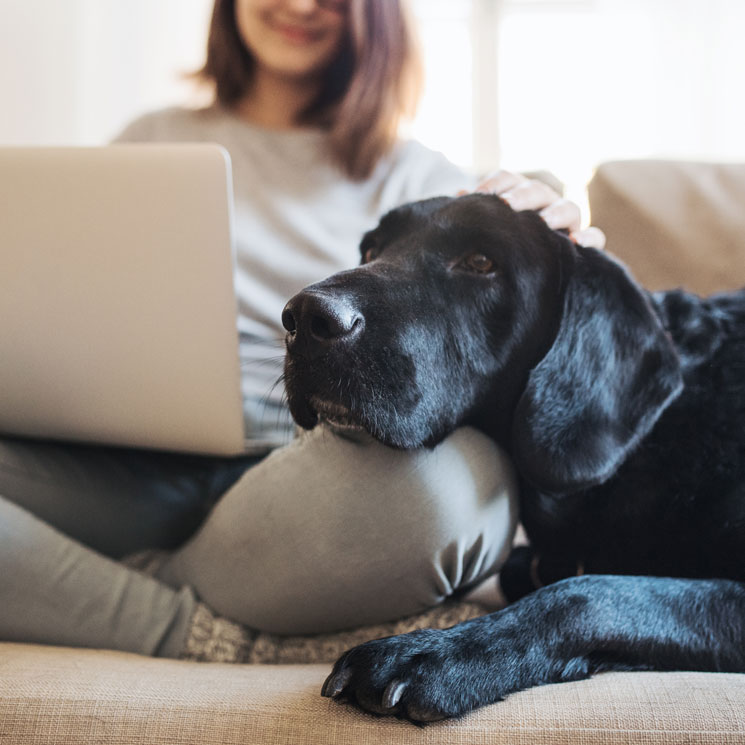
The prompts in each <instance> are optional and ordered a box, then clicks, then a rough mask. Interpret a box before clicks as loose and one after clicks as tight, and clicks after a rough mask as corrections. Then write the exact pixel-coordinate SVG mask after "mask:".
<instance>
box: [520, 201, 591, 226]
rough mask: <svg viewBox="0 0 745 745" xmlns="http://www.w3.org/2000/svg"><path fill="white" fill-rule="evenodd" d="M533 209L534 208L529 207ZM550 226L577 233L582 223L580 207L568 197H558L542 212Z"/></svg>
mask: <svg viewBox="0 0 745 745" xmlns="http://www.w3.org/2000/svg"><path fill="white" fill-rule="evenodd" d="M528 209H532V208H530V207H529V208H528ZM540 215H541V217H542V218H543V219H544V220H545V221H546V224H547V225H548V226H549V228H553V229H554V230H568V231H569V232H570V233H575V232H576V231H578V230H579V229H580V226H581V224H582V213H581V212H580V209H579V207H578V206H577V205H576V204H575V203H574V202H570V201H569V200H568V199H557V200H556V201H554V202H551V203H550V204H549V205H548V207H544V208H543V209H542V210H541V212H540Z"/></svg>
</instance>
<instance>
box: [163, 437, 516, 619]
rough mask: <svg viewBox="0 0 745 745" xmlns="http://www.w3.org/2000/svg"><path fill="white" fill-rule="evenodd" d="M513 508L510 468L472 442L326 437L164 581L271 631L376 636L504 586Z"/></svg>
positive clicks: (488, 446) (252, 492) (294, 453)
mask: <svg viewBox="0 0 745 745" xmlns="http://www.w3.org/2000/svg"><path fill="white" fill-rule="evenodd" d="M515 497H516V486H515V481H514V478H513V475H512V470H511V468H510V465H509V462H508V460H507V458H506V456H505V455H504V454H503V453H502V452H501V451H500V450H499V448H498V447H497V446H496V445H495V444H494V443H493V442H492V441H491V440H489V439H488V438H487V437H485V436H484V435H482V434H480V433H479V432H477V431H476V430H473V429H470V428H464V429H461V430H458V431H456V432H454V433H453V434H452V435H451V436H450V437H449V438H447V439H446V440H445V441H444V442H443V443H441V444H440V445H439V446H438V447H436V448H434V449H432V450H416V451H400V450H392V449H390V448H387V447H385V446H383V445H381V444H380V443H378V442H375V441H374V440H372V439H371V438H367V437H363V438H359V439H350V438H347V437H344V436H342V435H339V434H336V433H334V432H332V431H330V430H329V429H327V428H324V427H318V428H316V429H315V430H313V431H312V432H310V433H307V434H305V435H304V436H303V437H301V438H299V439H298V440H296V441H295V442H293V443H292V444H290V445H288V446H287V447H285V448H281V449H280V450H277V451H275V452H274V453H272V454H271V455H270V456H269V457H268V458H266V459H265V460H264V461H263V462H262V463H260V464H259V465H257V466H255V467H254V468H252V469H251V470H250V471H248V472H247V473H245V474H244V476H243V477H242V478H241V480H240V481H238V482H237V483H236V484H235V486H233V488H232V489H231V490H230V491H229V492H228V493H227V494H226V495H225V496H224V497H223V498H222V499H221V500H220V501H219V502H218V503H217V504H216V506H215V508H214V509H213V511H212V512H211V513H210V516H209V517H208V519H207V520H206V522H205V523H204V525H203V526H202V528H201V529H200V530H199V532H198V533H197V534H196V535H195V536H194V537H193V538H192V539H191V540H190V541H189V542H188V543H186V544H185V545H184V546H183V547H181V549H179V550H177V551H176V552H174V553H172V554H170V555H169V556H168V558H167V559H166V561H165V562H164V563H163V564H162V565H161V566H160V569H159V570H158V573H157V576H158V577H160V578H161V579H163V580H165V581H166V582H168V583H169V584H172V585H174V586H176V587H178V586H181V585H190V586H192V587H193V588H194V590H195V592H196V593H197V595H198V596H199V598H200V599H201V600H203V601H204V602H205V603H207V604H208V605H209V606H211V607H212V608H213V609H214V610H215V611H216V612H217V613H219V614H221V615H224V616H226V617H228V618H231V619H233V620H236V621H238V622H240V623H243V624H245V625H247V626H250V627H252V628H255V629H260V630H262V631H268V632H272V633H280V634H303V633H317V632H325V631H332V630H335V629H343V628H351V627H355V626H360V625H367V624H373V623H380V622H384V621H388V620H391V619H395V618H400V617H402V616H406V615H411V614H414V613H418V612H420V611H422V610H424V609H426V608H429V607H432V606H434V605H436V604H438V603H439V602H441V601H442V600H443V599H445V598H446V597H448V596H450V595H452V594H453V593H454V592H455V591H456V590H458V589H459V588H466V587H468V586H470V585H473V584H474V583H476V582H478V581H479V580H480V579H482V578H483V577H485V576H486V575H487V574H489V573H492V572H496V571H497V570H498V569H499V567H500V566H501V564H502V562H503V561H504V560H505V558H506V556H507V553H508V551H509V548H510V544H511V539H512V536H513V533H514V529H515V525H516V522H517V507H516V498H515Z"/></svg>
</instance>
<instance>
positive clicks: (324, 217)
mask: <svg viewBox="0 0 745 745" xmlns="http://www.w3.org/2000/svg"><path fill="white" fill-rule="evenodd" d="M118 141H120V142H125V141H127V142H136V141H139V142H143V141H144V142H167V141H174V142H205V141H208V142H216V143H218V144H220V145H223V146H224V147H225V148H226V150H227V151H228V152H229V153H230V156H231V160H232V168H233V187H234V193H235V235H236V254H237V256H236V259H237V262H236V295H237V298H238V311H239V319H238V324H239V329H240V331H241V334H242V339H243V341H242V343H241V357H242V368H241V369H242V371H243V392H244V399H245V402H246V403H245V414H246V417H245V418H246V424H247V430H248V432H249V435H250V436H251V437H252V438H253V439H254V441H255V445H256V447H261V446H262V444H264V445H266V444H267V443H269V444H272V445H276V444H284V443H286V442H287V441H288V438H289V433H290V432H291V428H292V423H291V420H290V417H289V415H288V414H287V412H286V410H285V407H284V402H283V401H282V392H283V388H282V386H281V385H277V380H278V378H279V375H280V373H281V371H282V370H281V367H282V349H283V347H282V340H283V339H284V329H283V328H282V324H281V322H280V318H281V314H282V308H283V307H284V305H285V303H286V302H287V301H288V300H289V299H290V297H292V296H293V295H294V294H295V293H296V292H298V291H299V290H301V289H302V288H303V287H305V286H306V285H308V284H311V283H313V282H318V281H319V280H321V279H324V278H325V277H327V276H328V275H330V274H333V273H335V272H338V271H340V270H342V269H349V268H351V267H353V266H355V265H356V264H358V263H359V253H358V249H357V246H358V244H359V240H360V236H361V235H362V234H363V233H364V232H365V231H366V230H369V229H370V228H372V227H374V226H375V224H376V223H377V221H378V219H379V218H380V216H381V215H382V214H383V213H384V212H387V211H388V210H389V209H392V208H393V207H397V206H399V205H400V204H402V203H404V202H409V201H412V200H415V199H425V198H427V197H432V196H439V195H442V194H455V193H456V192H457V191H458V190H459V189H464V188H469V187H472V186H474V185H475V180H474V178H473V177H471V176H468V175H466V174H464V173H463V172H462V171H461V170H460V169H458V168H456V167H455V166H454V165H453V164H452V163H450V162H449V161H448V160H446V158H445V157H444V156H443V155H442V154H441V153H436V152H434V151H432V150H429V149H427V148H425V147H424V146H423V145H420V144H419V143H416V142H413V141H401V142H399V144H398V146H397V147H396V148H395V149H394V151H393V152H392V153H391V155H390V156H389V157H386V158H384V159H383V160H382V161H381V162H380V163H379V164H378V165H377V166H376V168H375V170H374V171H373V173H372V175H371V176H370V178H368V179H365V180H363V181H352V180H350V179H349V178H348V177H347V176H346V175H345V174H344V173H343V172H342V171H341V169H340V168H339V167H337V165H336V164H335V162H334V159H333V157H332V155H331V150H330V145H329V139H328V136H327V134H325V133H324V132H322V131H321V130H315V129H304V130H271V129H265V128H263V127H259V126H256V125H253V124H249V123H247V122H245V121H243V120H242V119H240V118H238V117H237V116H235V115H234V114H232V113H230V112H227V111H225V110H223V109H220V108H217V107H213V108H209V109H205V110H201V111H191V110H187V109H178V108H171V109H166V110H164V111H159V112H155V113H152V114H148V115H146V116H144V117H142V118H140V119H138V120H137V121H135V122H133V123H132V124H130V125H129V126H128V127H127V128H126V129H125V131H124V132H123V133H122V134H121V135H120V136H119V138H118Z"/></svg>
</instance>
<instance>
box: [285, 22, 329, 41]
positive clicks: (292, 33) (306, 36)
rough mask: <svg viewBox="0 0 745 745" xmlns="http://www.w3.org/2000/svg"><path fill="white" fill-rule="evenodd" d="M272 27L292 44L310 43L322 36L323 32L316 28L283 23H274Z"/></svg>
mask: <svg viewBox="0 0 745 745" xmlns="http://www.w3.org/2000/svg"><path fill="white" fill-rule="evenodd" d="M274 29H275V30H276V31H277V33H279V34H280V35H281V36H282V37H283V38H285V39H286V40H287V41H289V42H292V43H293V44H311V43H313V42H314V41H318V39H319V38H320V37H321V36H322V34H323V32H322V31H319V30H317V29H309V28H304V27H303V26H291V25H288V24H285V23H275V24H274Z"/></svg>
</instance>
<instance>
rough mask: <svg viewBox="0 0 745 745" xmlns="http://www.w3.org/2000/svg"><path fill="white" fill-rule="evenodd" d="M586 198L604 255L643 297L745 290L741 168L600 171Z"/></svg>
mask: <svg viewBox="0 0 745 745" xmlns="http://www.w3.org/2000/svg"><path fill="white" fill-rule="evenodd" d="M588 194H589V197H590V211H591V215H592V223H593V225H597V226H598V227H599V228H602V229H603V230H604V231H605V234H606V236H607V238H608V245H607V248H608V250H609V251H611V252H612V253H613V254H615V255H616V256H618V257H619V258H620V259H621V260H622V261H623V262H625V263H626V264H627V265H628V266H629V268H630V269H631V270H632V272H633V273H634V275H635V276H636V278H637V279H638V280H639V281H640V282H641V283H642V284H643V285H644V286H645V287H647V288H648V289H650V290H668V289H673V288H675V287H679V286H682V287H685V288H686V289H688V290H692V291H693V292H697V293H699V294H703V295H705V294H709V293H712V292H719V291H722V290H728V289H737V288H739V287H742V286H743V285H745V209H743V204H745V164H713V163H682V162H679V161H655V160H642V161H619V162H611V163H604V164H602V165H601V166H599V167H598V169H597V171H596V172H595V175H594V177H593V179H592V181H591V182H590V185H589V187H588Z"/></svg>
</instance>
